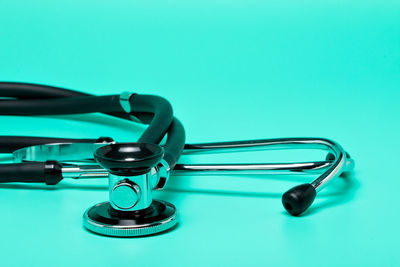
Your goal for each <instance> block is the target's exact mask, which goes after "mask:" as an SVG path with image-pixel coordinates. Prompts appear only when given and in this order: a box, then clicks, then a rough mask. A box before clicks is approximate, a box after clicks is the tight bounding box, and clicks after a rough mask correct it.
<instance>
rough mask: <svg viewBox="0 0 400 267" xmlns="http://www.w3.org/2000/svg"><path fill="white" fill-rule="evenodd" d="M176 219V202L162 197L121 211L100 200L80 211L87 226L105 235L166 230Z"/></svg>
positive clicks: (153, 232) (127, 235)
mask: <svg viewBox="0 0 400 267" xmlns="http://www.w3.org/2000/svg"><path fill="white" fill-rule="evenodd" d="M177 222H178V213H177V210H176V208H175V206H174V205H173V204H171V203H168V202H165V201H162V200H153V202H152V203H151V205H150V206H149V207H148V208H146V209H143V210H137V211H129V212H126V211H123V212H120V211H118V210H115V209H113V208H112V207H111V205H110V202H108V201H107V202H103V203H100V204H97V205H95V206H93V207H91V208H89V209H88V210H87V211H86V212H85V214H84V215H83V225H84V227H85V228H86V229H88V230H90V231H92V232H95V233H97V234H101V235H106V236H120V237H135V236H146V235H152V234H156V233H160V232H163V231H166V230H168V229H170V228H172V227H173V226H175V225H176V224H177Z"/></svg>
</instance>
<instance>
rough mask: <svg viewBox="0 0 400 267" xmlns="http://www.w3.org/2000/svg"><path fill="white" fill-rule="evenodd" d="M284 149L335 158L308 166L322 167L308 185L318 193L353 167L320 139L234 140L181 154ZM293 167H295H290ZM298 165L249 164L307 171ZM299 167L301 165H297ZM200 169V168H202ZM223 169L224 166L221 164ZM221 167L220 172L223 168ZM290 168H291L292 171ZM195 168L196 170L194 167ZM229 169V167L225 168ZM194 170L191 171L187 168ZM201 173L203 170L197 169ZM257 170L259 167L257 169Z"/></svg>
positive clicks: (335, 147)
mask: <svg viewBox="0 0 400 267" xmlns="http://www.w3.org/2000/svg"><path fill="white" fill-rule="evenodd" d="M261 149H262V150H283V149H285V150H287V149H320V150H325V151H329V152H330V153H332V154H333V155H334V157H335V159H334V160H333V161H332V162H331V163H330V165H329V166H328V165H327V164H322V165H321V166H317V165H318V163H315V164H316V165H315V166H312V164H311V169H313V168H314V167H315V168H321V167H322V166H324V167H325V170H324V172H323V173H322V174H321V175H320V176H319V177H318V178H316V179H315V180H313V181H312V182H311V183H310V184H311V185H312V186H313V187H314V188H315V190H317V191H318V190H321V189H322V187H323V186H324V185H325V184H326V183H327V182H328V181H329V180H331V179H332V178H333V177H335V176H338V175H340V173H341V172H343V171H344V170H345V167H346V166H353V165H354V162H350V163H349V164H346V156H345V154H346V152H345V151H344V150H343V148H342V147H341V146H340V145H339V144H337V143H335V142H333V141H331V140H328V139H324V138H277V139H261V140H249V141H234V142H216V143H206V144H192V145H186V146H185V154H192V153H196V154H197V153H226V152H241V151H256V150H261ZM293 164H295V165H293ZM298 164H299V163H283V164H272V165H271V164H263V166H261V165H252V166H253V167H251V168H256V169H257V168H259V167H265V168H263V170H265V171H272V170H274V171H277V170H284V171H289V172H293V171H295V170H296V168H297V170H298V171H302V170H303V169H307V168H310V165H309V164H310V163H307V164H305V165H298ZM300 164H301V163H300ZM203 167H204V166H203ZM225 167H227V166H226V165H225ZM225 167H223V168H222V169H225ZM241 167H243V168H242V169H244V167H246V168H247V167H250V166H249V165H243V166H239V168H238V169H240V168H241ZM293 167H294V169H292V168H293ZM196 168H197V169H199V168H198V167H196ZM229 168H230V169H231V170H232V167H229ZM191 169H194V168H191ZM200 169H203V171H205V167H204V168H200ZM259 169H260V168H259ZM210 170H212V171H213V167H212V166H210Z"/></svg>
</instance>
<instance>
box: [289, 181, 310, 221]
mask: <svg viewBox="0 0 400 267" xmlns="http://www.w3.org/2000/svg"><path fill="white" fill-rule="evenodd" d="M316 195H317V192H316V191H315V188H314V187H313V186H312V185H311V184H302V185H298V186H295V187H293V188H292V189H289V190H288V191H286V193H285V194H283V196H282V204H283V206H284V207H285V209H286V210H287V212H289V213H290V214H291V215H294V216H297V215H300V214H301V213H303V212H304V211H306V210H307V209H308V207H310V206H311V204H312V203H313V201H314V199H315V196H316Z"/></svg>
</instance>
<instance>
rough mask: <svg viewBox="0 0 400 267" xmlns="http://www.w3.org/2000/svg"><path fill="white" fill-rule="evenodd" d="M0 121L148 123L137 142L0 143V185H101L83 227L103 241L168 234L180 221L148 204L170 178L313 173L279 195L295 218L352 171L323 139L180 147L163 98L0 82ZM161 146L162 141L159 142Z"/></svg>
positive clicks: (171, 211)
mask: <svg viewBox="0 0 400 267" xmlns="http://www.w3.org/2000/svg"><path fill="white" fill-rule="evenodd" d="M0 97H2V98H3V99H2V101H0V115H22V116H32V115H60V114H63V115H65V114H81V113H92V112H101V113H105V114H107V115H110V116H114V117H118V118H121V119H126V120H131V121H134V122H135V123H143V124H147V125H148V126H147V128H146V130H145V131H144V132H143V134H142V135H141V137H140V138H139V139H138V140H137V142H132V143H118V142H115V141H114V140H113V139H112V138H110V137H100V138H98V139H69V138H47V137H23V136H0V153H12V155H13V158H14V162H15V163H11V164H1V165H0V182H1V183H8V182H24V183H45V184H47V185H55V184H58V183H59V182H60V181H61V180H63V179H65V178H73V179H85V178H91V179H93V178H107V179H108V182H109V186H108V188H109V201H106V202H103V203H99V204H97V205H94V206H92V207H90V208H89V209H88V210H87V211H86V212H85V213H84V215H83V225H84V227H85V228H86V229H88V230H90V231H91V232H94V233H97V234H101V235H107V236H144V235H151V234H156V233H160V232H163V231H166V230H168V229H170V228H172V227H174V226H175V225H176V224H177V222H178V213H177V210H176V207H175V206H174V205H173V204H171V203H169V202H166V201H162V200H157V199H153V197H152V191H153V190H162V189H164V188H165V186H166V185H167V183H168V180H169V178H170V176H174V175H193V174H213V175H219V174H236V173H252V174H290V175H297V174H317V175H318V177H317V178H316V179H314V180H313V181H312V182H311V183H306V184H302V185H298V186H295V187H293V188H291V189H289V190H288V191H287V192H286V193H284V194H283V196H282V204H283V206H284V208H285V209H286V210H287V211H288V212H289V213H290V214H291V215H295V216H297V215H300V214H302V213H303V212H305V211H306V210H307V209H308V208H309V207H310V206H311V204H312V203H313V201H314V199H315V197H316V194H317V192H319V191H320V190H321V189H322V188H323V187H324V186H325V185H326V184H327V183H328V182H329V181H331V180H332V179H333V178H334V177H338V176H340V175H342V174H344V173H348V172H351V171H352V170H353V168H354V161H353V159H351V158H350V156H349V155H348V154H347V153H346V152H345V151H344V150H343V148H342V147H341V146H340V145H339V144H338V143H336V142H334V141H331V140H329V139H324V138H277V139H264V140H250V141H234V142H216V143H203V144H185V131H184V127H183V125H182V124H181V122H180V121H179V120H178V119H177V118H175V117H174V116H173V112H172V107H171V105H170V103H169V102H168V101H167V100H165V99H164V98H162V97H159V96H154V95H140V94H136V93H129V92H124V93H122V94H121V95H110V96H93V95H89V94H85V93H81V92H77V91H72V90H67V89H61V88H57V87H50V86H44V85H37V84H26V83H7V82H2V83H0ZM163 140H165V141H163ZM297 148H301V149H321V150H324V151H328V154H327V156H326V158H325V159H324V160H321V161H313V162H293V163H257V164H184V163H181V162H178V159H179V158H180V156H181V154H200V153H202V154H203V153H225V152H241V151H255V150H275V149H297Z"/></svg>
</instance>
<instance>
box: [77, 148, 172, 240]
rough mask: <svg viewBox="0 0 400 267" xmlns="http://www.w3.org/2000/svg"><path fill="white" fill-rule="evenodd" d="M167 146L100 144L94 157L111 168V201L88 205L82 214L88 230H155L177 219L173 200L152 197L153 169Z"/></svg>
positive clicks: (126, 232) (140, 233)
mask: <svg viewBox="0 0 400 267" xmlns="http://www.w3.org/2000/svg"><path fill="white" fill-rule="evenodd" d="M163 155H164V150H163V148H162V147H160V146H159V145H156V144H146V143H119V144H110V145H107V146H103V147H100V148H98V149H97V150H96V151H95V153H94V157H95V159H96V160H97V162H98V163H99V164H100V165H101V166H102V167H103V168H104V169H106V170H108V171H109V172H110V175H109V194H110V201H107V202H103V203H100V204H97V205H95V206H93V207H91V208H89V209H88V210H87V211H86V212H85V214H84V215H83V225H84V227H85V228H87V229H88V230H90V231H92V232H95V233H98V234H101V235H107V236H119V237H134V236H144V235H151V234H156V233H159V232H162V231H165V230H168V229H170V228H171V227H173V226H174V225H176V224H177V222H178V216H177V210H176V208H175V206H174V205H172V204H171V203H168V202H165V201H161V200H153V199H152V194H151V191H152V189H153V187H154V184H153V181H152V175H151V170H152V168H154V167H155V166H156V165H157V164H158V163H159V162H160V160H161V159H162V157H163Z"/></svg>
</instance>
